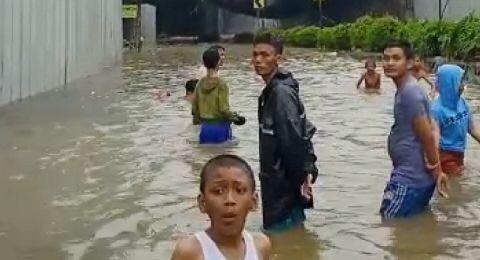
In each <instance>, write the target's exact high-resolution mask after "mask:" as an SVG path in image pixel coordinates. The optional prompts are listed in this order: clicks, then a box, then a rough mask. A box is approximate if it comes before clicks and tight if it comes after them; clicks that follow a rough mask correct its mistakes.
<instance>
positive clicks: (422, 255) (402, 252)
mask: <svg viewBox="0 0 480 260" xmlns="http://www.w3.org/2000/svg"><path fill="white" fill-rule="evenodd" d="M384 224H385V225H387V226H389V227H391V228H392V236H391V242H392V244H391V253H392V254H393V255H394V256H395V259H399V260H402V259H405V260H407V259H423V260H430V259H432V260H433V259H434V258H435V257H437V256H438V255H442V254H443V253H442V252H443V251H442V249H443V247H442V244H441V242H440V241H441V238H442V237H441V231H440V230H439V225H438V221H437V220H436V219H435V215H434V214H433V213H432V211H431V210H430V209H428V210H426V211H425V212H424V213H422V214H420V215H418V216H415V217H413V218H409V219H395V220H386V221H384Z"/></svg>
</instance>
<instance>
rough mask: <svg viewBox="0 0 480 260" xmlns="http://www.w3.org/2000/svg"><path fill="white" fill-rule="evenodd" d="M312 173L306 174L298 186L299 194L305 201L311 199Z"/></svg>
mask: <svg viewBox="0 0 480 260" xmlns="http://www.w3.org/2000/svg"><path fill="white" fill-rule="evenodd" d="M312 182H313V175H312V174H308V175H307V179H306V180H305V181H304V182H303V184H302V186H301V187H300V194H301V195H302V197H303V198H304V199H305V200H306V201H310V200H312V199H313V183H312Z"/></svg>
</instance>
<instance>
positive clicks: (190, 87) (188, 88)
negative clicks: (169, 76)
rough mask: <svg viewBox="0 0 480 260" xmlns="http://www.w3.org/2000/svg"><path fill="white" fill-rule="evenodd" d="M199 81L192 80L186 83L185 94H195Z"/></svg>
mask: <svg viewBox="0 0 480 260" xmlns="http://www.w3.org/2000/svg"><path fill="white" fill-rule="evenodd" d="M197 83H198V79H191V80H189V81H187V83H185V93H186V94H189V93H193V92H195V87H196V86H197Z"/></svg>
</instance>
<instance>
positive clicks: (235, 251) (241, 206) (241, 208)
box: [172, 155, 271, 260]
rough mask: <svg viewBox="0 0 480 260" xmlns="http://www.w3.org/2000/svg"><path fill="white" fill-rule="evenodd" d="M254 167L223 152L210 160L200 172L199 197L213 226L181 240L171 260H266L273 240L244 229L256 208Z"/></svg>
mask: <svg viewBox="0 0 480 260" xmlns="http://www.w3.org/2000/svg"><path fill="white" fill-rule="evenodd" d="M257 199H258V196H257V193H256V192H255V179H254V177H253V171H252V169H251V167H250V166H249V165H248V163H247V162H245V161H244V160H243V159H241V158H240V157H238V156H235V155H220V156H217V157H215V158H213V159H211V160H209V161H208V162H207V163H206V164H205V166H203V169H202V172H201V174H200V195H198V197H197V200H198V204H199V207H200V210H201V212H202V213H206V214H207V215H208V217H209V218H210V222H211V224H210V227H209V228H208V229H207V230H205V231H202V232H199V233H197V234H195V235H194V236H190V237H188V238H185V239H182V240H180V241H179V242H178V243H177V245H176V247H175V251H174V252H173V255H172V260H265V259H269V255H270V248H271V243H270V240H269V239H268V237H267V236H265V235H263V234H258V235H256V236H255V237H253V236H252V235H251V234H250V233H249V232H247V231H245V230H244V227H245V221H246V219H247V215H248V213H249V212H250V211H254V210H255V209H256V207H257Z"/></svg>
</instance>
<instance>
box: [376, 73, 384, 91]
mask: <svg viewBox="0 0 480 260" xmlns="http://www.w3.org/2000/svg"><path fill="white" fill-rule="evenodd" d="M377 77H378V79H377V84H376V86H375V87H376V88H377V89H380V88H381V86H382V75H380V74H377Z"/></svg>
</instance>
